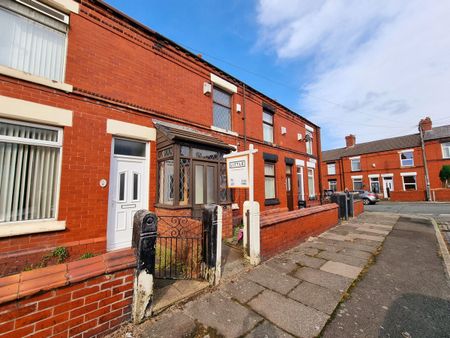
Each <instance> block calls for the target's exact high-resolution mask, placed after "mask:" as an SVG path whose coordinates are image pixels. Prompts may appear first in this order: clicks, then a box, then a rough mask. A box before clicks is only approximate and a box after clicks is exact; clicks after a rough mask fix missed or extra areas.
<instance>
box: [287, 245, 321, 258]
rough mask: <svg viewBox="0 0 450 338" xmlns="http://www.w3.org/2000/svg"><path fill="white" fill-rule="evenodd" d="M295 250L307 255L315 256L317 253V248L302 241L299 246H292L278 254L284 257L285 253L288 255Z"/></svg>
mask: <svg viewBox="0 0 450 338" xmlns="http://www.w3.org/2000/svg"><path fill="white" fill-rule="evenodd" d="M297 252H300V253H303V254H305V255H308V256H315V255H317V254H318V253H319V249H317V248H311V247H308V246H306V245H305V243H302V244H300V245H299V246H297V247H295V248H293V249H291V250H289V251H286V252H284V253H282V254H281V255H280V257H284V256H285V255H289V254H291V253H297Z"/></svg>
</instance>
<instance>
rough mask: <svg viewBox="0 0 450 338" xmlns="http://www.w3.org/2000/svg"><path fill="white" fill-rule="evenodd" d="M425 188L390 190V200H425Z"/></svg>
mask: <svg viewBox="0 0 450 338" xmlns="http://www.w3.org/2000/svg"><path fill="white" fill-rule="evenodd" d="M425 200H426V194H425V190H409V191H391V201H395V202H414V201H425Z"/></svg>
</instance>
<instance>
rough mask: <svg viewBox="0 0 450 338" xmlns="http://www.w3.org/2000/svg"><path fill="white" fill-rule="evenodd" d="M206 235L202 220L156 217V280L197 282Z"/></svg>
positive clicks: (180, 217)
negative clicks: (195, 280)
mask: <svg viewBox="0 0 450 338" xmlns="http://www.w3.org/2000/svg"><path fill="white" fill-rule="evenodd" d="M207 231H209V230H205V227H204V226H203V222H202V220H201V219H194V218H189V217H186V216H158V234H157V239H156V262H155V277H156V278H162V279H199V278H201V263H202V261H203V257H204V255H205V252H204V251H205V248H204V238H205V236H207V233H206V232H207Z"/></svg>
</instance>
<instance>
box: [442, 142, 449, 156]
mask: <svg viewBox="0 0 450 338" xmlns="http://www.w3.org/2000/svg"><path fill="white" fill-rule="evenodd" d="M441 149H442V158H443V159H450V142H444V143H441ZM446 149H447V152H448V156H446V154H445V150H446Z"/></svg>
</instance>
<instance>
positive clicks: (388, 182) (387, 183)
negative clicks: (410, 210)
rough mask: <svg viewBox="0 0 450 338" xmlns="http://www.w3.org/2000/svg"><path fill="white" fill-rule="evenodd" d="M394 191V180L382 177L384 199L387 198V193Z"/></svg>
mask: <svg viewBox="0 0 450 338" xmlns="http://www.w3.org/2000/svg"><path fill="white" fill-rule="evenodd" d="M393 190H394V180H393V178H392V177H383V194H384V198H389V192H391V191H393Z"/></svg>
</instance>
